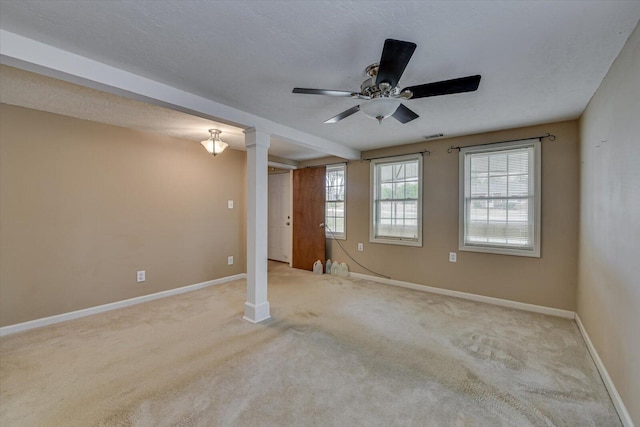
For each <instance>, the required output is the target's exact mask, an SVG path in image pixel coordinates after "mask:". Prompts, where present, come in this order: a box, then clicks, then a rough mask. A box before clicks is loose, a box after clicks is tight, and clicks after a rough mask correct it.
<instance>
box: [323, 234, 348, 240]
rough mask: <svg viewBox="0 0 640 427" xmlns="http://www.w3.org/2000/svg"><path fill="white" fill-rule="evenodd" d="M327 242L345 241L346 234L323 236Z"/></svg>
mask: <svg viewBox="0 0 640 427" xmlns="http://www.w3.org/2000/svg"><path fill="white" fill-rule="evenodd" d="M324 237H325V238H326V239H327V240H347V235H346V234H336V235H328V234H327V235H325V236H324Z"/></svg>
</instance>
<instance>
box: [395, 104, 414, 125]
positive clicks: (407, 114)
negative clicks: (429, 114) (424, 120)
mask: <svg viewBox="0 0 640 427" xmlns="http://www.w3.org/2000/svg"><path fill="white" fill-rule="evenodd" d="M391 116H392V117H393V118H394V119H396V120H397V121H399V122H400V123H402V124H405V123H409V122H410V121H411V120H414V119H417V118H418V117H420V116H419V115H417V114H416V113H415V112H413V111H412V110H411V109H409V108H407V107H405V106H404V105H403V104H400V106H399V107H398V109H397V110H396V112H395V113H393V114H392V115H391Z"/></svg>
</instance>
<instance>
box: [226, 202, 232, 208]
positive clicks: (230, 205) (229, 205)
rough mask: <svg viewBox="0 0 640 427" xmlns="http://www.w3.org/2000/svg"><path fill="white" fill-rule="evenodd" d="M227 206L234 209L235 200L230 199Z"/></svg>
mask: <svg viewBox="0 0 640 427" xmlns="http://www.w3.org/2000/svg"><path fill="white" fill-rule="evenodd" d="M227 207H228V208H229V209H233V200H229V201H228V202H227Z"/></svg>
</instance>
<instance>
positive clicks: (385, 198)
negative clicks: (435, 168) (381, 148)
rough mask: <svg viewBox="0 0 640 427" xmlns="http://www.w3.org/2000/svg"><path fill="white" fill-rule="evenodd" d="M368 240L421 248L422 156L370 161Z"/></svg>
mask: <svg viewBox="0 0 640 427" xmlns="http://www.w3.org/2000/svg"><path fill="white" fill-rule="evenodd" d="M371 182H372V183H373V186H372V188H371V193H372V194H371V218H372V221H371V228H370V232H369V233H370V234H369V241H371V242H375V243H390V244H394V245H407V246H422V155H421V154H417V155H409V156H401V157H393V158H386V159H377V160H372V161H371Z"/></svg>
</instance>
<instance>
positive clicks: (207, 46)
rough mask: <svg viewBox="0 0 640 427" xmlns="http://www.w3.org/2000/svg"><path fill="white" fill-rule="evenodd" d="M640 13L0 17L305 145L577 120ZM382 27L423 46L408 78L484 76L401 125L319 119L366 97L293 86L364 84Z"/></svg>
mask: <svg viewBox="0 0 640 427" xmlns="http://www.w3.org/2000/svg"><path fill="white" fill-rule="evenodd" d="M639 18H640V2H639V1H637V0H630V1H622V0H620V1H608V0H606V1H555V2H552V1H544V2H543V1H511V2H509V1H482V2H477V1H456V2H444V1H434V2H431V1H424V2H397V1H389V2H387V1H379V2H363V1H340V2H338V1H313V2H312V1H304V2H302V1H301V2H288V1H269V2H257V1H235V2H207V1H170V0H167V1H161V2H143V1H120V2H107V1H104V2H76V1H49V2H35V1H29V0H23V1H15V2H9V1H3V2H2V15H0V27H1V28H2V29H4V30H6V31H10V32H12V33H15V34H18V35H22V36H24V37H28V38H30V39H33V40H37V41H40V42H42V43H45V44H47V45H50V46H54V47H57V48H60V49H62V50H64V51H67V52H72V53H75V54H77V55H81V56H84V57H86V58H90V59H93V60H95V61H98V62H100V63H103V64H108V65H110V66H112V67H115V68H117V69H120V70H125V71H127V72H130V73H133V74H135V75H138V76H142V77H144V78H146V79H148V81H155V82H158V83H159V84H161V85H164V86H162V88H163V89H162V90H164V89H165V88H166V87H170V88H175V89H179V90H181V91H185V93H189V94H194V96H197V97H200V98H201V99H205V100H210V101H212V102H216V103H218V104H219V105H224V106H228V107H231V108H232V109H234V111H236V110H237V111H241V112H244V113H247V114H249V115H253V116H255V117H260V118H265V119H267V120H269V121H272V122H275V123H278V124H280V125H283V126H286V127H287V129H295V130H299V131H301V134H297V135H296V137H295V138H292V140H293V139H295V140H296V141H298V142H299V141H300V140H302V142H304V139H305V138H299V137H300V136H307V135H308V136H312V137H315V138H318V139H317V140H316V141H315V142H316V143H313V144H310V146H308V147H307V148H311V149H314V147H315V149H318V147H321V146H322V144H325V143H326V144H330V143H331V142H332V141H336V142H339V143H341V144H344V145H345V146H346V147H350V148H351V149H355V150H364V149H372V148H378V147H382V146H391V145H398V144H403V143H408V142H416V141H420V140H424V136H425V135H431V134H437V133H444V134H445V136H454V135H462V134H472V133H478V132H483V131H489V130H496V129H504V128H511V127H517V126H525V125H532V124H537V123H544V122H551V121H558V120H564V119H573V118H576V117H578V116H579V115H580V114H581V112H582V111H583V110H584V108H585V106H586V105H587V103H588V101H589V100H590V98H591V96H592V95H593V93H594V92H595V90H596V89H597V88H598V86H599V84H600V82H601V81H602V78H603V77H604V76H605V74H606V72H607V71H608V69H609V67H610V65H611V63H612V62H613V60H614V59H615V57H616V56H617V54H618V53H619V52H620V50H621V48H622V46H623V45H624V42H625V41H626V39H627V38H628V36H629V35H630V34H631V31H632V30H633V29H634V27H635V26H636V25H637V23H638V19H639ZM386 38H395V39H399V40H406V41H411V42H414V43H416V44H417V49H416V51H415V53H414V55H413V58H412V59H411V61H410V62H409V64H408V66H407V68H406V71H405V73H404V75H403V76H402V78H401V80H400V86H401V87H406V86H413V85H416V84H422V83H428V82H433V81H440V80H446V79H451V78H457V77H462V76H468V75H473V74H481V75H482V81H481V82H480V87H479V89H478V91H476V92H471V93H463V94H456V95H448V96H439V97H432V98H423V99H415V100H408V101H406V102H405V104H406V105H407V106H408V107H409V108H411V109H412V110H414V111H415V112H416V113H418V114H419V115H420V118H418V119H416V120H414V121H412V122H409V123H408V124H405V125H402V124H400V123H399V122H397V121H396V120H394V119H386V120H384V121H383V122H382V124H381V125H378V124H377V123H376V122H375V121H373V120H370V119H368V118H366V117H365V116H364V115H363V114H362V113H357V114H355V115H353V116H351V117H348V118H346V119H344V120H342V121H340V122H339V123H336V124H331V125H329V124H324V123H323V122H324V120H326V119H327V118H329V117H332V116H334V115H336V114H338V113H340V112H342V111H344V110H346V109H348V108H350V107H352V106H354V105H356V104H358V103H359V102H358V101H356V100H352V99H350V98H330V97H325V96H317V95H298V94H292V93H291V90H292V88H293V87H311V88H320V89H339V90H349V91H356V90H358V89H359V87H360V83H361V82H362V80H363V79H364V77H363V74H362V73H363V70H364V68H365V67H366V66H367V65H369V64H371V63H373V62H378V61H379V59H380V54H381V51H382V46H383V43H384V40H385V39H386ZM5 44H6V43H5V41H4V40H3V42H2V44H0V48H2V46H3V45H5ZM105 78H106V79H108V78H109V76H105ZM148 81H147V83H148ZM232 116H234V115H233V114H232ZM235 116H236V117H237V116H238V115H235ZM243 117H245V116H243ZM225 119H227V120H230V121H233V119H230V118H229V117H225ZM276 133H277V132H276ZM282 133H285V132H282ZM293 134H295V132H293V133H292V135H293ZM284 136H285V140H286V137H288V136H287V135H284ZM311 139H312V138H311ZM311 139H309V140H311ZM334 151H335V150H334ZM324 152H325V153H326V152H327V151H324Z"/></svg>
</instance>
